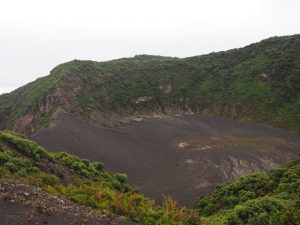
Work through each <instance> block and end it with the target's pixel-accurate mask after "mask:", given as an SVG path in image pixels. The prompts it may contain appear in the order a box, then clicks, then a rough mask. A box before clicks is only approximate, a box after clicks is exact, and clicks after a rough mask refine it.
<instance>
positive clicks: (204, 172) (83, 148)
mask: <svg viewBox="0 0 300 225" xmlns="http://www.w3.org/2000/svg"><path fill="white" fill-rule="evenodd" d="M32 138H33V139H34V140H35V141H37V142H38V143H39V144H41V145H42V146H44V147H46V148H47V149H49V150H66V151H68V152H70V153H72V154H75V155H78V156H80V157H83V158H87V159H90V160H97V161H101V162H104V163H105V165H106V169H109V170H112V171H122V172H126V173H128V175H129V180H128V182H129V183H130V184H133V185H137V186H138V187H140V188H141V192H142V193H145V194H146V195H147V196H150V197H153V198H156V199H158V200H160V199H161V196H162V195H171V196H172V197H173V198H175V199H176V200H177V201H179V202H180V203H182V204H185V205H192V204H193V203H194V202H195V199H196V197H197V196H199V195H200V194H204V193H208V192H211V191H212V190H213V189H214V188H215V186H216V185H218V184H221V183H222V182H224V181H228V180H232V179H234V178H236V177H239V176H241V175H243V174H247V173H250V172H253V171H268V170H270V169H272V168H274V167H277V166H278V165H280V164H282V163H284V162H286V161H287V160H290V159H292V158H294V157H295V155H297V154H298V153H300V150H299V149H300V148H299V146H300V135H299V134H296V133H290V132H286V131H283V130H279V129H273V128H269V127H266V126H264V125H261V124H257V123H252V122H239V121H235V120H231V119H226V118H216V117H199V116H191V115H190V116H187V115H186V116H181V117H166V116H165V117H162V118H153V119H144V120H142V121H140V122H132V123H128V124H125V125H123V126H120V127H114V128H100V127H94V126H92V125H89V124H87V123H85V122H83V121H81V120H80V119H78V118H76V117H75V116H73V115H72V114H69V113H64V112H59V113H57V115H56V119H55V121H54V123H53V125H52V126H51V128H45V129H41V130H39V131H38V132H37V133H36V134H34V135H33V137H32Z"/></svg>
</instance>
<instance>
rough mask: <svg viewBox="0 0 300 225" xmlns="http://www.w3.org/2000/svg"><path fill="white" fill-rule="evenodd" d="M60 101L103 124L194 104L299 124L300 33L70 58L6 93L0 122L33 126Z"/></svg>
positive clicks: (197, 108) (191, 108) (198, 109)
mask: <svg viewBox="0 0 300 225" xmlns="http://www.w3.org/2000/svg"><path fill="white" fill-rule="evenodd" d="M58 107H60V108H63V109H64V110H66V111H68V112H71V113H74V114H76V115H78V116H80V117H82V118H84V119H86V120H89V121H94V122H97V123H99V124H103V125H111V124H115V123H118V122H121V121H122V118H123V117H130V115H144V114H151V113H183V112H194V113H196V114H208V115H222V116H226V117H231V118H236V119H241V120H251V121H257V122H264V123H267V124H269V125H271V126H274V127H279V128H284V129H288V130H293V131H297V132H299V131H300V113H299V112H300V35H293V36H284V37H273V38H269V39H266V40H263V41H261V42H259V43H255V44H251V45H249V46H246V47H244V48H240V49H233V50H229V51H224V52H217V53H211V54H208V55H201V56H195V57H189V58H183V59H181V58H171V57H161V56H148V55H138V56H135V57H133V58H122V59H118V60H112V61H108V62H93V61H79V60H74V61H71V62H68V63H64V64H61V65H59V66H57V67H55V68H54V69H53V70H52V71H51V73H50V75H49V76H46V77H42V78H39V79H38V80H36V81H34V82H32V83H30V84H28V85H25V86H24V87H21V88H19V89H17V90H15V91H14V92H12V93H10V94H5V95H1V96H0V127H1V128H6V129H14V130H16V131H20V132H23V133H32V132H34V131H35V130H36V129H38V128H40V127H43V126H45V125H47V124H48V123H49V122H50V121H51V118H52V115H53V113H54V112H55V111H56V109H57V108H58ZM108 115H110V116H108ZM112 115H113V116H112Z"/></svg>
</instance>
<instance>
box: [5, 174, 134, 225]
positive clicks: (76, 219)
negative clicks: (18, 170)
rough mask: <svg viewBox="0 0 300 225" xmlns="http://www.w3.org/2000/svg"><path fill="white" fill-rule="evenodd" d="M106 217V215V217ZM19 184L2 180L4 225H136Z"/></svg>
mask: <svg viewBox="0 0 300 225" xmlns="http://www.w3.org/2000/svg"><path fill="white" fill-rule="evenodd" d="M106 214H107V213H106ZM106 214H105V213H104V212H102V211H99V210H93V209H91V208H87V207H84V206H79V205H77V204H75V203H73V202H71V201H68V200H64V199H61V198H58V197H55V196H52V195H49V194H45V193H43V192H42V191H41V190H40V189H39V188H36V187H32V186H28V185H24V184H22V183H20V182H16V181H8V180H0V217H1V221H0V224H1V225H21V224H22V225H27V224H28V225H29V224H30V225H32V224H52V225H58V224H70V225H82V224H87V225H112V224H115V225H133V224H134V223H132V222H126V221H124V220H123V219H122V218H121V217H118V216H115V215H111V216H108V215H106Z"/></svg>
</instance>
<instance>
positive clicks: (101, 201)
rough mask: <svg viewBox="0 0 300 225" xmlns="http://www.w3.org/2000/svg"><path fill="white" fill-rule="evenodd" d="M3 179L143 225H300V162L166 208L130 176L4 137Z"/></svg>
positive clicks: (168, 202) (0, 148)
mask: <svg viewBox="0 0 300 225" xmlns="http://www.w3.org/2000/svg"><path fill="white" fill-rule="evenodd" d="M0 179H13V180H18V181H19V182H22V183H26V184H29V185H33V186H37V187H40V188H41V189H42V190H43V191H45V192H48V193H50V194H53V195H57V196H60V197H63V198H67V199H69V200H71V201H74V202H76V203H79V204H81V205H85V206H89V207H92V208H96V209H101V210H104V212H106V213H114V214H118V215H122V216H124V217H125V218H127V219H128V220H131V221H135V222H138V223H141V224H149V225H153V224H165V225H170V224H174V225H175V224H179V225H187V224H188V225H193V224H217V225H218V224H253V225H254V224H255V225H260V224H264V225H266V224H274V225H277V224H278V225H282V224H299V223H300V158H298V159H296V160H295V161H292V162H290V163H288V164H287V165H286V166H285V167H282V168H278V169H276V170H273V171H272V172H270V173H269V174H258V173H257V174H251V175H247V176H244V177H241V178H239V179H237V180H235V181H233V182H230V183H227V184H224V185H222V186H220V187H218V188H217V190H216V191H215V192H214V193H213V194H211V195H207V196H202V197H200V198H199V200H198V201H197V204H196V207H195V208H193V209H187V208H182V207H179V206H177V204H176V202H174V201H173V200H172V199H171V198H170V197H166V198H165V200H164V202H163V203H162V204H161V205H157V204H155V202H154V201H153V200H150V199H148V198H146V197H144V196H143V195H141V194H138V190H137V189H136V188H132V187H130V186H128V185H126V179H127V176H126V175H125V174H119V173H110V172H107V171H105V170H104V169H103V164H101V163H99V162H90V161H88V160H84V159H79V158H77V157H75V156H72V155H70V154H68V153H66V152H55V153H53V152H51V153H50V152H48V151H47V150H45V149H44V148H42V147H41V146H38V145H37V144H36V143H34V142H32V141H31V140H29V139H27V138H26V137H25V136H23V135H21V134H16V133H13V132H11V131H0Z"/></svg>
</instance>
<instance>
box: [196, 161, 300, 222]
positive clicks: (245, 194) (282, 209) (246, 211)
mask: <svg viewBox="0 0 300 225" xmlns="http://www.w3.org/2000/svg"><path fill="white" fill-rule="evenodd" d="M299 203H300V158H298V159H297V160H295V161H292V162H290V163H289V164H288V165H287V166H286V167H282V168H278V169H275V170H273V171H271V172H270V173H269V174H260V173H257V174H251V175H247V176H244V177H241V178H239V179H237V180H236V181H233V182H230V183H227V184H224V185H221V186H220V187H218V188H217V190H216V191H215V192H214V193H213V194H212V195H208V196H202V197H200V198H199V200H198V202H197V208H198V209H199V210H201V212H202V214H203V215H204V216H206V218H205V220H207V222H208V223H212V224H214V222H216V221H219V222H218V223H217V224H219V223H220V224H300V204H299Z"/></svg>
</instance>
